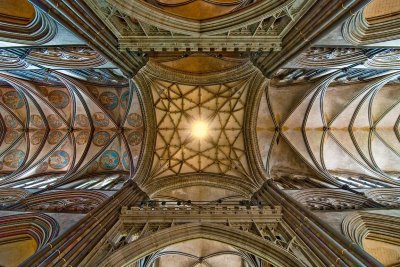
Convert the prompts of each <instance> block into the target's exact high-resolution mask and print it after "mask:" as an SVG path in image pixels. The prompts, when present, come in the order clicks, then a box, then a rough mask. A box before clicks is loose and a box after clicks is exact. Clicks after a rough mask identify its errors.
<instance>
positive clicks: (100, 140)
mask: <svg viewBox="0 0 400 267" xmlns="http://www.w3.org/2000/svg"><path fill="white" fill-rule="evenodd" d="M110 138H111V135H110V134H109V133H108V132H105V131H100V132H97V133H96V134H95V135H94V137H93V144H95V145H96V146H104V145H106V144H107V143H108V142H109V141H110Z"/></svg>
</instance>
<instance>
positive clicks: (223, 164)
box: [152, 81, 248, 177]
mask: <svg viewBox="0 0 400 267" xmlns="http://www.w3.org/2000/svg"><path fill="white" fill-rule="evenodd" d="M247 86H248V82H247V81H237V82H231V83H226V84H215V85H182V84H177V83H170V82H164V81H157V82H155V83H154V84H153V88H152V90H153V97H154V106H155V109H156V117H157V145H156V150H155V156H154V163H153V170H152V176H167V175H176V174H182V173H207V172H208V173H219V174H228V175H236V176H240V177H243V176H247V175H248V166H247V163H246V160H245V150H244V144H243V127H242V125H243V114H244V108H245V99H246V95H247ZM196 121H204V122H206V123H207V125H208V128H209V129H208V134H207V136H206V137H205V138H202V139H198V138H196V137H195V136H193V134H192V127H193V124H194V123H195V122H196Z"/></svg>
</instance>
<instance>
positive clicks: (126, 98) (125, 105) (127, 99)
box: [121, 91, 129, 109]
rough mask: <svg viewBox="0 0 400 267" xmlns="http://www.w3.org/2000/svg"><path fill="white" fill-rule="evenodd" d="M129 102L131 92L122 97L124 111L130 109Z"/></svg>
mask: <svg viewBox="0 0 400 267" xmlns="http://www.w3.org/2000/svg"><path fill="white" fill-rule="evenodd" d="M128 101H129V91H126V92H124V93H123V94H122V95H121V107H122V108H123V109H126V108H127V107H128Z"/></svg>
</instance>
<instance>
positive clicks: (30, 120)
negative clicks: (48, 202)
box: [0, 0, 400, 200]
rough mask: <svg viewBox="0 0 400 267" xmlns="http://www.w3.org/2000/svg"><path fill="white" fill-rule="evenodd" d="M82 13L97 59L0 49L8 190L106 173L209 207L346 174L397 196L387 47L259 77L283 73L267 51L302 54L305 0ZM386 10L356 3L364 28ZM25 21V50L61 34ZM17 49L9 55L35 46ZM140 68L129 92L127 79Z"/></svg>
mask: <svg viewBox="0 0 400 267" xmlns="http://www.w3.org/2000/svg"><path fill="white" fill-rule="evenodd" d="M356 2H357V1H354V3H353V2H352V5H353V4H354V5H356V4H357V3H356ZM46 3H51V1H48V2H46ZM85 3H86V4H87V7H88V9H87V10H86V11H87V12H89V13H90V12H94V13H90V14H96V15H97V16H98V17H99V18H100V19H101V20H102V22H103V23H104V24H103V25H104V27H103V28H102V30H101V31H100V30H99V31H97V35H99V36H100V37H99V39H100V38H102V42H101V44H100V43H97V42H99V40H97V37H96V38H92V40H90V41H89V43H90V44H91V45H93V46H94V47H97V48H98V47H99V46H101V48H102V49H99V52H101V53H99V52H96V51H95V50H93V49H91V48H89V47H87V46H85V45H75V46H62V47H60V46H49V47H29V45H28V46H27V47H24V48H9V49H5V48H4V49H1V50H0V70H1V71H2V73H1V74H0V75H1V80H2V84H1V86H2V88H4V89H2V94H1V103H0V104H1V106H0V108H1V111H2V115H1V119H2V120H1V124H0V126H1V127H2V129H4V131H3V133H4V134H3V135H2V136H1V140H2V150H1V152H0V153H1V161H2V165H1V168H2V170H1V171H2V172H3V173H4V175H5V177H6V178H5V179H3V180H2V183H3V184H4V185H6V184H9V183H19V181H24V180H27V178H29V177H36V176H38V175H39V174H42V173H45V174H46V175H50V174H57V176H54V177H55V178H54V183H56V184H66V183H68V182H72V181H75V180H77V179H81V178H84V177H89V176H91V177H94V176H95V175H96V176H98V177H100V178H99V179H100V180H101V179H105V178H104V177H106V176H107V175H110V174H113V175H114V174H115V175H116V176H118V175H121V176H123V177H124V178H123V179H126V178H127V177H129V176H133V179H134V180H135V181H136V182H137V183H138V184H139V185H140V186H141V187H142V188H143V189H144V190H145V191H146V192H147V193H149V194H150V195H151V196H153V197H158V198H160V199H161V198H163V197H167V198H168V197H170V198H179V197H183V198H186V197H187V195H188V193H189V192H190V194H191V195H193V196H194V195H196V196H198V198H199V199H202V198H207V197H205V196H204V195H203V194H201V193H200V191H201V190H203V189H204V188H206V187H207V186H211V187H215V188H214V189H215V190H220V191H218V192H216V193H215V194H216V195H218V196H219V197H221V198H225V197H238V196H249V195H251V194H252V193H253V192H255V191H256V190H257V189H258V188H259V187H260V186H261V185H262V184H263V183H264V182H265V180H266V179H267V178H269V177H273V175H274V173H275V172H277V173H279V172H281V171H285V170H290V169H291V170H293V169H294V170H296V171H298V172H299V173H307V174H311V175H314V176H316V177H318V179H320V180H321V181H330V182H332V183H337V180H336V179H335V178H334V175H336V174H337V173H352V172H354V173H358V174H363V175H366V176H369V177H375V178H376V179H380V180H381V181H384V182H386V183H390V184H397V183H398V180H397V176H398V174H397V173H398V172H399V170H398V169H396V168H397V167H396V166H397V165H396V164H395V163H396V161H397V160H398V156H399V154H400V150H399V148H398V140H399V133H398V132H399V131H398V127H399V122H398V116H397V115H396V114H398V112H399V110H398V107H399V106H398V102H399V100H398V99H399V95H398V93H397V91H396V88H397V85H398V77H399V76H398V75H397V72H395V70H397V69H398V68H399V67H400V64H399V60H398V57H399V51H398V50H396V49H382V48H369V49H367V48H365V47H363V48H360V47H357V48H350V47H343V48H329V47H326V48H323V47H314V48H312V49H310V50H307V51H305V52H304V53H302V54H300V55H299V56H298V57H296V58H294V59H293V60H290V61H286V62H285V65H280V66H281V67H283V68H281V69H280V70H278V71H277V72H276V73H275V74H274V76H273V77H271V79H267V78H265V76H264V75H262V74H261V72H260V71H259V70H258V69H257V68H256V67H255V65H256V66H257V67H259V68H260V69H261V71H262V72H264V74H265V69H264V67H266V64H270V63H271V62H272V63H273V64H275V65H274V66H273V68H275V67H276V66H278V65H279V64H278V63H277V62H278V61H279V60H274V58H275V57H276V56H279V53H278V54H277V53H274V51H275V52H276V51H279V50H281V49H283V48H284V49H288V47H290V46H291V45H294V43H296V42H297V41H298V40H297V39H296V38H297V37H296V38H295V39H293V42H294V43H292V42H289V41H288V38H289V37H291V36H292V37H295V36H296V34H297V33H296V31H297V32H298V31H299V29H302V28H301V27H302V26H301V25H303V24H306V22H307V21H308V20H307V19H306V18H305V17H303V15H304V14H308V13H307V12H311V13H312V14H314V11H313V8H317V7H316V6H317V4H318V3H316V1H303V0H290V1H289V0H280V1H278V0H273V1H205V0H195V1H178V0H177V1H173V2H171V1H163V0H148V1H147V0H146V1H144V0H143V1H133V2H132V1H125V0H109V1H92V0H85ZM385 3H386V2H385ZM43 5H45V3H42V5H41V7H43ZM76 5H78V4H77V3H74V4H72V5H71V6H70V7H69V8H71V10H73V8H74V7H75V6H76ZM79 5H80V4H79ZM82 5H83V3H82ZM64 6H65V5H64V4H63V5H60V7H58V5H56V6H54V5H53V6H52V8H51V9H49V10H47V11H49V12H50V13H51V12H56V11H57V12H58V9H57V8H63V7H64ZM346 7H347V6H346ZM350 7H351V5H349V8H350ZM89 8H90V9H89ZM385 8H386V9H385V10H379V9H377V8H376V7H375V8H374V7H373V6H368V7H367V8H366V9H365V10H364V11H363V13H362V14H363V19H366V20H369V21H373V20H374V21H378V20H380V19H385V20H386V19H388V18H386V17H385V15H384V14H387V10H390V5H389V6H385ZM342 9H345V7H342ZM342 11H343V10H342ZM27 12H28V11H27ZM393 12H394V13H396V11H395V10H394V11H393ZM28 13H29V12H28ZM28 13H27V14H25V15H26V16H25V15H24V16H25V17H26V18H25V20H27V19H28V15H29V14H31V13H32V14H31V17H30V19H31V20H32V21H31V22H32V23H33V22H34V23H33V24H32V23H31V24H32V25H31V24H29V23H28V24H29V25H31V26H32V27H34V29H37V30H36V31H35V30H34V29H33V30H32V31H33V32H34V33H35V34H36V35H32V36H31V37H32V38H34V39H35V40H34V42H35V43H36V44H41V43H43V42H46V40H48V39H49V38H50V39H51V38H54V36H58V34H59V31H60V29H61V28H60V26H59V25H58V24H57V23H55V22H54V21H53V20H51V19H50V17H49V16H47V15H45V14H44V13H43V11H41V9H38V8H36V7H32V10H31V13H29V14H28ZM396 14H397V13H396ZM75 15H76V16H78V15H79V14H75ZM75 15H73V14H71V18H72V19H71V21H73V20H74V19H75V17H73V16H75ZM315 15H316V16H317V14H315ZM307 16H308V17H310V15H309V14H308V15H307ZM354 17H356V16H354ZM383 17H385V18H383ZM390 17H393V16H390ZM318 18H319V17H318ZM81 19H82V20H83V19H87V20H88V19H89V18H86V17H84V16H81ZM351 19H355V18H353V17H352V18H351ZM351 19H350V20H351ZM350 20H348V21H350ZM348 21H347V22H348ZM91 22H93V23H94V21H91ZM347 22H346V23H347ZM386 22H387V21H386ZM4 23H6V22H4ZM85 23H87V24H88V25H89V21H86V22H85ZM346 23H345V24H343V36H345V33H346ZM371 23H372V22H371ZM21 25H22V24H21ZM23 25H25V24H23ZM85 25H86V24H85ZM91 25H93V27H94V29H96V27H98V26H99V21H96V23H94V24H91ZM296 25H297V26H296ZM303 26H304V25H303ZM21 27H22V28H21ZM23 27H25V26H19V27H18V30H21V31H23V30H24V28H23ZM298 27H300V28H298ZM39 29H40V30H39ZM25 30H26V29H25ZM304 30H309V29H308V28H307V29H305V28H304ZM81 31H82V29H81ZM84 31H85V32H87V34H90V33H91V30H89V29H86V28H85V29H84ZM305 32H306V31H305ZM1 34H2V33H0V35H1ZM7 34H8V35H10V34H12V31H10V30H9V31H7V32H6V33H3V35H2V38H3V39H4V40H5V39H7V38H9V37H7V36H8V35H7ZM111 36H114V37H111ZM10 38H11V37H10ZM113 38H115V39H113ZM185 38H186V39H187V40H188V42H186V41H185V40H186V39H185ZM249 38H250V39H249ZM21 39H22V40H13V42H14V41H15V42H17V41H18V42H19V43H22V44H25V45H27V44H29V42H31V41H32V40H28V39H26V38H22V37H21ZM303 39H304V38H303ZM10 40H11V39H10ZM248 40H251V41H248ZM296 40H297V41H296ZM32 42H33V41H32ZM219 42H220V43H219ZM303 42H305V40H303V41H302V43H301V44H300V43H298V45H300V46H302V45H304V43H303ZM104 44H107V45H104ZM260 45H261V46H262V47H261V46H260ZM265 49H267V50H268V51H269V52H267V53H265V52H266V50H265ZM270 49H271V50H270ZM118 50H119V51H118ZM217 50H220V51H217ZM143 51H145V53H142V52H143ZM252 51H258V52H256V53H253V52H252ZM282 51H283V50H282ZM103 53H104V54H103ZM110 53H111V54H113V53H114V54H113V55H115V57H111V58H112V59H113V63H111V62H110V61H109V60H107V58H110V55H111V54H110ZM270 56H272V57H270ZM285 56H286V55H284V57H285ZM268 59H272V61H270V60H268ZM146 60H147V61H148V62H147V64H146V66H145V67H143V68H142V69H141V70H140V71H139V73H138V74H137V75H136V76H135V77H134V79H131V80H130V79H127V78H126V76H124V74H125V75H126V74H127V71H126V69H127V68H130V69H131V71H130V72H129V73H135V72H136V71H138V70H139V69H140V67H141V66H143V65H145V63H146V62H145V61H146ZM121 61H124V63H123V64H121ZM266 62H267V63H266ZM272 63H271V64H272ZM130 64H131V65H132V66H133V67H132V66H130V67H129V66H128V65H130ZM253 64H254V65H253ZM117 66H118V67H120V66H121V67H122V68H121V70H122V71H120V70H119V69H118V68H117ZM273 68H272V69H273ZM269 70H271V69H269ZM198 122H200V125H198ZM145 127H146V130H145ZM199 127H200V128H199ZM204 127H206V128H208V133H207V135H206V136H205V137H199V136H197V134H199V133H201V131H203V130H204V129H203V128H204ZM254 129H256V131H254ZM142 144H143V146H144V148H142V147H141V145H142ZM11 152H12V153H11ZM114 152H115V153H114ZM335 155H341V157H339V158H337V159H336V158H335ZM53 156H54V157H55V158H54V160H53V161H52V160H51V158H52V157H53ZM333 159H335V160H333ZM56 161H57V162H61V163H62V164H61V165H57V164H55V162H56ZM140 161H142V162H145V163H144V164H139V162H140ZM102 164H103V165H102ZM56 165H57V166H56ZM55 166H56V167H57V168H54V167H55ZM118 179H119V178H118ZM182 188H187V190H186V191H185V192H183V191H179V190H180V189H182ZM195 188H197V189H195ZM202 188H203V189H202ZM217 188H218V189H217ZM199 190H200V191H199ZM166 192H169V193H166ZM207 199H208V200H211V199H210V198H207Z"/></svg>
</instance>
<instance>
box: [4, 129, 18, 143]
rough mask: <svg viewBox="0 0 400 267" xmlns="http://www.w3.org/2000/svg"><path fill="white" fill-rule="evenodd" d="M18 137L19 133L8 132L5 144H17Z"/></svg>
mask: <svg viewBox="0 0 400 267" xmlns="http://www.w3.org/2000/svg"><path fill="white" fill-rule="evenodd" d="M18 136H19V133H18V132H17V131H7V132H6V136H5V137H4V142H5V143H6V144H7V145H8V144H11V143H13V142H15V140H17V138H18Z"/></svg>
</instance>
